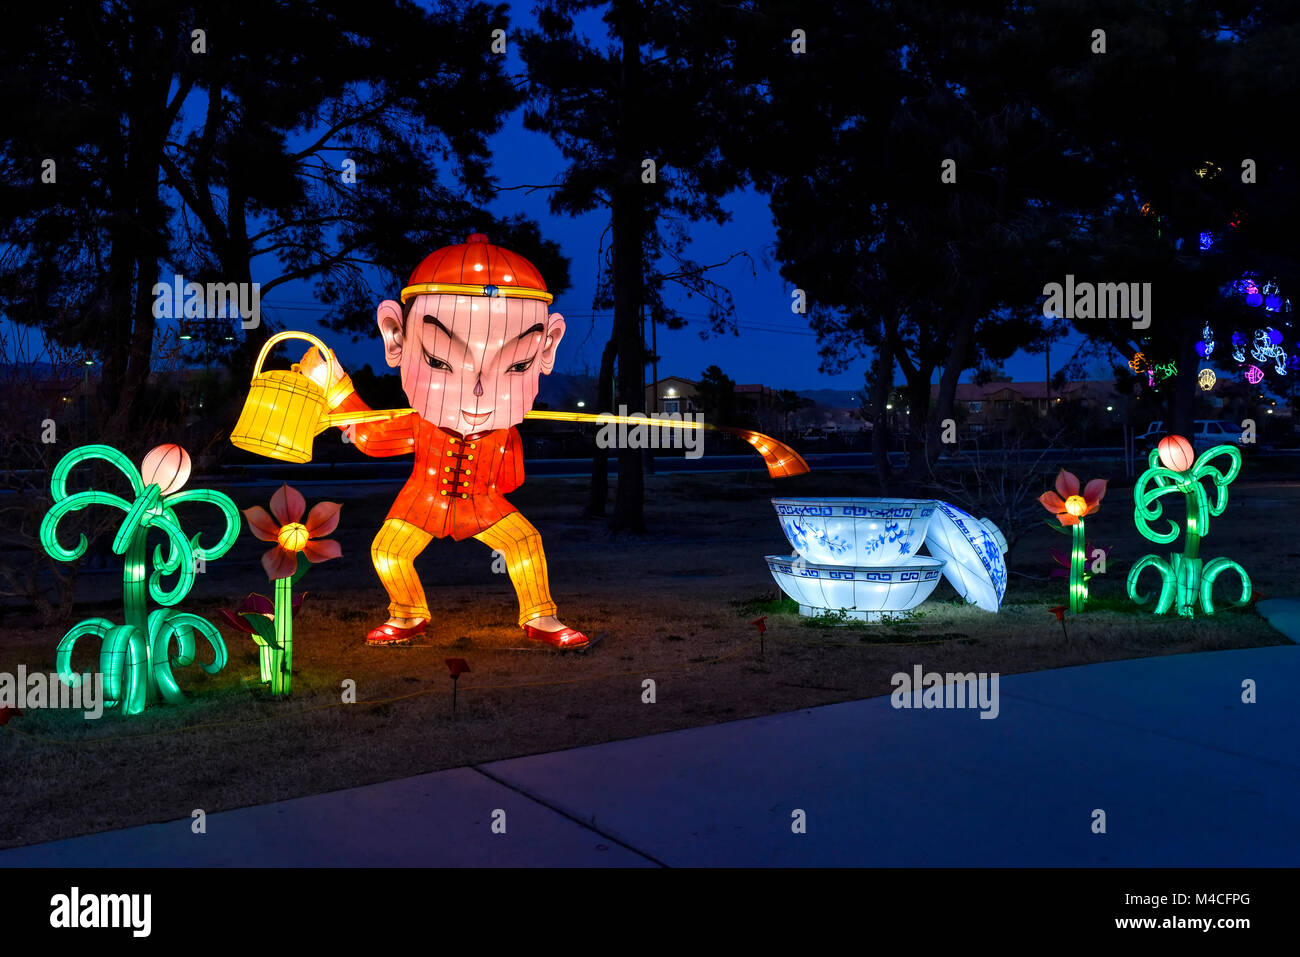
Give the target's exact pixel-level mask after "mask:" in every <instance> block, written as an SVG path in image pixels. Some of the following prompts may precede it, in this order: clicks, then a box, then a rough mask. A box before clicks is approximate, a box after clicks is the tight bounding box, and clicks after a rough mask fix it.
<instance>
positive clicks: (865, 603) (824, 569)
mask: <svg viewBox="0 0 1300 957" xmlns="http://www.w3.org/2000/svg"><path fill="white" fill-rule="evenodd" d="M943 565H944V563H943V562H942V561H941V560H940V559H937V558H931V557H929V556H928V555H921V556H919V557H917V558H913V559H911V560H910V561H909V562H907V563H906V564H903V565H878V566H873V567H871V568H847V567H844V566H842V565H813V564H810V563H808V562H806V561H804V560H803V559H802V558H800V557H798V556H796V555H768V556H767V567H768V568H769V569H770V570H771V572H772V577H773V578H775V579H776V583H777V584H778V585H780V586H781V590H782V591H783V592H785V593H786V594H787V595H789V596H790V597H791V598H793V599H794V600H795V601H796V602H798V603H799V614H801V615H810V616H816V615H826V614H838V615H842V616H843V617H845V618H850V619H856V620H859V621H881V620H885V619H889V618H893V617H901V616H904V615H906V614H907V613H908V612H909V611H910V610H911V609H913V608H915V607H916V606H917V605H919V604H921V602H923V601H925V600H926V599H927V598H929V597H930V593H931V592H932V591H934V589H935V586H936V585H938V584H939V579H940V578H942V577H943Z"/></svg>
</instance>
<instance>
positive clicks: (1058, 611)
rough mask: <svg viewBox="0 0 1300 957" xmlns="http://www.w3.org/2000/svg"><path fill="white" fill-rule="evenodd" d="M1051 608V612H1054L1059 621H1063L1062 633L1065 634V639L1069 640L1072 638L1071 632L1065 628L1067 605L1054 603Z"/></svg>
mask: <svg viewBox="0 0 1300 957" xmlns="http://www.w3.org/2000/svg"><path fill="white" fill-rule="evenodd" d="M1049 610H1050V611H1051V613H1052V614H1053V615H1055V616H1056V620H1057V621H1059V622H1060V623H1061V634H1063V635H1065V640H1066V641H1069V640H1070V633H1069V632H1068V631H1066V630H1065V606H1064V605H1053V606H1052V608H1050V609H1049Z"/></svg>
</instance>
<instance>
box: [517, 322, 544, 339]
mask: <svg viewBox="0 0 1300 957" xmlns="http://www.w3.org/2000/svg"><path fill="white" fill-rule="evenodd" d="M545 331H546V327H545V326H543V325H542V324H541V323H540V322H535V323H533V324H532V325H531V326H529V327H528V328H527V329H525V330H524V331H523V332H521V333H519V335H518V336H516V337H515V338H516V339H522V338H524V337H525V336H531V335H532V334H533V333H534V332H545Z"/></svg>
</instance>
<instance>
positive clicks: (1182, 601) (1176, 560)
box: [1128, 435, 1251, 618]
mask: <svg viewBox="0 0 1300 957" xmlns="http://www.w3.org/2000/svg"><path fill="white" fill-rule="evenodd" d="M1193 454H1194V453H1193V450H1192V444H1191V443H1190V442H1188V441H1187V439H1185V438H1183V437H1182V436H1181V435H1168V436H1165V438H1163V439H1161V440H1160V444H1159V445H1158V446H1157V447H1156V448H1154V449H1152V450H1151V455H1150V457H1149V459H1148V461H1147V464H1148V466H1149V467H1148V468H1147V470H1146V471H1145V472H1143V473H1142V475H1141V477H1139V478H1138V481H1137V485H1136V486H1134V488H1133V501H1134V509H1133V520H1134V522H1136V523H1137V528H1138V531H1139V532H1141V533H1142V534H1143V536H1145V537H1146V538H1147V539H1149V540H1150V541H1153V542H1156V543H1158V544H1162V545H1163V544H1168V543H1169V542H1172V541H1174V540H1176V539H1177V538H1178V535H1179V533H1180V532H1181V531H1183V529H1182V528H1180V527H1179V526H1178V525H1177V524H1176V523H1175V522H1174V521H1173V520H1172V519H1168V518H1165V517H1164V505H1163V503H1162V502H1161V499H1162V498H1163V497H1164V496H1166V495H1172V494H1173V493H1175V492H1178V493H1181V494H1182V495H1184V496H1186V498H1187V527H1186V532H1187V538H1186V541H1185V542H1184V545H1183V551H1182V553H1181V554H1179V553H1177V552H1175V553H1173V554H1171V555H1170V556H1169V561H1165V560H1164V559H1163V558H1161V557H1159V556H1158V555H1144V556H1143V557H1142V558H1140V559H1138V561H1137V562H1136V563H1134V565H1133V568H1132V569H1131V570H1130V571H1129V573H1128V595H1129V597H1130V598H1132V599H1133V600H1134V601H1135V602H1137V603H1138V604H1139V605H1143V604H1146V603H1147V602H1148V601H1149V600H1150V596H1149V595H1145V594H1142V593H1140V592H1139V591H1138V584H1137V583H1138V578H1139V577H1140V576H1141V575H1142V572H1143V571H1145V570H1146V569H1147V568H1154V569H1155V570H1156V571H1158V572H1159V573H1160V594H1159V596H1158V597H1157V598H1156V605H1155V613H1156V614H1157V615H1163V614H1165V613H1166V612H1168V611H1169V609H1171V608H1175V607H1176V608H1177V609H1178V614H1180V615H1183V616H1184V617H1187V618H1191V617H1193V616H1194V615H1195V613H1196V609H1197V607H1198V606H1199V608H1200V609H1201V611H1202V612H1203V613H1205V614H1207V615H1213V614H1214V598H1213V594H1212V593H1213V590H1214V580H1215V579H1216V578H1218V577H1219V575H1221V574H1222V573H1223V572H1225V571H1233V572H1235V573H1236V574H1237V576H1238V577H1239V578H1240V579H1241V597H1240V598H1239V599H1238V600H1237V601H1235V602H1233V604H1234V605H1236V606H1238V607H1240V606H1242V605H1246V604H1249V602H1250V594H1251V585H1250V576H1249V575H1247V574H1246V570H1245V569H1244V568H1242V567H1241V566H1240V565H1239V564H1237V563H1236V562H1234V561H1233V560H1232V559H1230V558H1216V559H1213V560H1212V561H1210V562H1209V563H1207V564H1204V565H1203V564H1202V560H1201V555H1200V550H1201V539H1202V538H1203V537H1204V536H1205V535H1206V534H1208V533H1209V530H1210V517H1211V516H1217V515H1222V514H1223V511H1224V509H1226V508H1227V507H1228V486H1229V485H1231V484H1232V481H1233V479H1235V478H1236V477H1237V473H1238V472H1240V471H1241V452H1240V451H1239V450H1238V449H1237V448H1236V446H1232V445H1216V446H1214V447H1213V448H1210V449H1206V450H1205V451H1204V452H1202V453H1201V455H1200V457H1198V458H1196V459H1195V460H1193ZM1220 456H1225V457H1227V459H1228V461H1229V463H1230V464H1229V467H1228V469H1227V471H1222V470H1220V469H1219V468H1218V467H1216V466H1215V465H1214V464H1212V463H1213V460H1214V459H1217V458H1219V457H1220ZM1206 479H1209V482H1210V486H1211V487H1212V488H1213V490H1214V498H1213V501H1211V500H1210V498H1209V496H1208V494H1207V492H1206V486H1205V484H1204V482H1205V480H1206ZM1161 519H1164V521H1165V522H1166V523H1167V526H1168V527H1166V528H1165V529H1164V530H1163V531H1160V530H1156V529H1153V528H1152V527H1151V523H1152V522H1158V521H1160V520H1161Z"/></svg>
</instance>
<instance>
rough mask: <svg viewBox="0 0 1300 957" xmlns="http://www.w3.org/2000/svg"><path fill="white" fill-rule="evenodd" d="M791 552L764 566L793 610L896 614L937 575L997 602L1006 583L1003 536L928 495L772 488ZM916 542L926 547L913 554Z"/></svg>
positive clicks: (993, 605) (978, 600)
mask: <svg viewBox="0 0 1300 957" xmlns="http://www.w3.org/2000/svg"><path fill="white" fill-rule="evenodd" d="M772 505H773V506H774V507H775V508H776V514H777V516H778V517H779V518H780V520H781V528H782V529H784V531H785V536H786V538H788V539H789V540H790V544H791V545H792V546H794V550H795V554H794V555H789V556H786V555H768V556H767V567H768V569H769V570H770V571H771V572H772V577H773V578H775V579H776V583H777V584H778V585H780V586H781V590H782V591H783V592H785V593H786V594H787V595H788V596H790V597H791V598H793V599H794V600H795V601H796V602H798V603H799V614H801V615H825V614H828V613H829V614H836V615H842V616H844V617H846V618H855V619H858V620H865V621H880V620H881V619H887V618H894V617H900V616H902V615H905V614H906V613H907V612H909V611H911V610H912V609H913V608H915V607H916V606H917V605H919V604H921V602H923V601H925V600H926V599H927V598H929V597H930V593H931V592H933V591H934V589H935V586H936V585H938V584H939V579H940V577H944V576H946V577H947V578H948V580H949V581H950V582H951V583H952V585H953V587H954V588H955V589H956V590H957V593H958V594H959V595H961V596H962V597H963V598H965V599H966V601H967V602H969V603H971V604H973V605H978V606H979V607H980V608H983V609H984V610H985V611H993V612H995V611H997V610H998V608H999V607H1000V606H1001V604H1002V596H1003V595H1004V594H1005V592H1006V588H1007V566H1006V560H1005V558H1004V557H1003V556H1004V554H1005V553H1006V550H1007V540H1006V538H1004V537H1003V535H1002V533H1001V532H1000V531H999V530H998V527H997V526H996V525H994V524H993V523H992V522H990V521H989V520H988V519H987V518H981V519H976V518H974V517H973V516H971V515H969V514H967V513H966V512H963V511H962V510H961V509H959V508H957V507H956V506H954V505H949V504H948V503H946V502H937V501H935V500H934V499H920V500H916V499H902V498H774V499H772ZM922 545H924V546H925V547H926V549H927V550H928V551H929V553H930V554H928V555H926V554H920V553H919V552H920V549H921V546H922Z"/></svg>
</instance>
